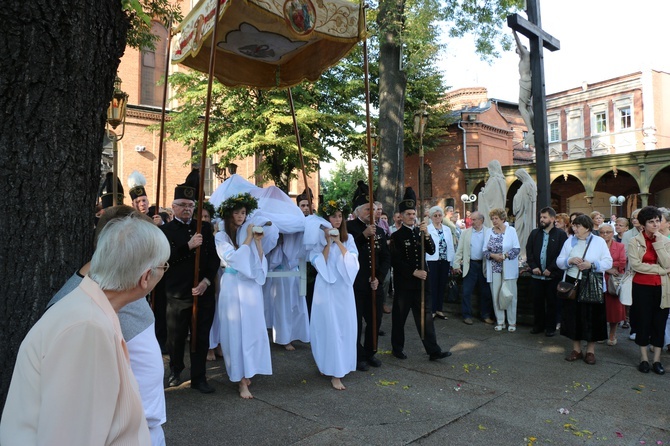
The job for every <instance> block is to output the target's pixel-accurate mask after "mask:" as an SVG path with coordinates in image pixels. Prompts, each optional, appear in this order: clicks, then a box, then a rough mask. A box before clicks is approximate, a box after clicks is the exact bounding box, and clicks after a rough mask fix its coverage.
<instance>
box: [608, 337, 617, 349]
mask: <svg viewBox="0 0 670 446" xmlns="http://www.w3.org/2000/svg"><path fill="white" fill-rule="evenodd" d="M607 345H609V346H610V347H613V346H615V345H616V338H614V339H608V340H607Z"/></svg>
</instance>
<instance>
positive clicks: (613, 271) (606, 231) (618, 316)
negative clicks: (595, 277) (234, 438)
mask: <svg viewBox="0 0 670 446" xmlns="http://www.w3.org/2000/svg"><path fill="white" fill-rule="evenodd" d="M598 232H599V233H600V236H601V237H602V238H603V240H605V243H607V247H608V248H609V250H610V255H611V256H612V267H611V268H610V269H608V270H607V271H605V282H606V283H609V281H608V279H609V276H610V275H614V276H618V275H620V274H623V273H624V271H625V270H626V262H627V259H626V250H625V249H624V247H623V245H622V244H621V243H619V242H615V241H614V229H612V226H611V225H602V226H601V227H600V229H599V230H598ZM615 292H616V290H607V291H605V293H604V294H605V313H606V315H607V323H608V324H609V326H610V334H609V339H608V340H607V345H609V346H614V345H616V342H617V339H616V328H617V325H619V322H621V321H624V320H626V308H625V307H624V306H623V305H622V304H621V302H620V301H619V296H617V295H616V294H614V293H615Z"/></svg>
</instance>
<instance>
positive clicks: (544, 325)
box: [530, 277, 561, 333]
mask: <svg viewBox="0 0 670 446" xmlns="http://www.w3.org/2000/svg"><path fill="white" fill-rule="evenodd" d="M560 281H561V279H560V277H558V278H554V279H551V280H540V279H531V282H530V292H531V293H532V296H533V328H534V329H535V330H538V331H539V330H544V332H545V333H551V332H554V331H556V323H557V322H558V319H557V317H556V316H557V312H556V287H557V286H558V282H560Z"/></svg>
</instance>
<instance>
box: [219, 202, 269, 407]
mask: <svg viewBox="0 0 670 446" xmlns="http://www.w3.org/2000/svg"><path fill="white" fill-rule="evenodd" d="M247 195H248V194H247ZM249 198H250V199H252V200H254V201H255V199H253V197H250V196H249ZM231 203H233V205H234V206H231V207H228V208H226V204H229V205H230V204H231ZM249 207H251V208H252V209H250V210H253V208H255V207H254V206H253V204H252V205H249V204H247V207H242V206H240V203H239V202H238V203H235V202H234V200H233V201H232V202H231V200H226V202H224V203H223V204H222V205H221V208H219V213H220V214H222V215H223V216H224V222H225V231H220V232H218V233H217V234H216V236H215V240H216V252H217V253H218V255H219V257H220V258H221V262H222V265H223V266H225V268H224V270H223V274H222V277H221V282H220V295H219V306H218V313H219V320H220V321H221V327H220V329H221V331H220V333H221V348H222V350H223V359H224V361H225V364H226V372H227V373H228V377H229V378H230V380H231V381H232V382H239V392H240V396H241V397H242V398H246V399H249V398H253V395H252V394H251V392H249V385H251V378H252V377H253V376H254V375H257V374H260V375H272V362H271V358H270V342H269V340H268V336H267V331H266V326H265V317H264V314H263V290H262V286H263V284H264V283H265V277H266V274H267V271H268V264H267V260H266V259H265V256H264V255H263V245H262V239H263V235H264V234H263V233H256V232H254V227H255V225H253V224H248V225H247V226H246V228H244V227H243V226H242V225H243V224H244V222H245V220H246V216H247V209H248V208H249ZM245 229H246V231H245ZM238 230H239V231H238ZM242 231H244V232H242ZM238 232H240V233H241V234H244V233H246V237H245V238H244V241H243V242H242V243H238V240H239V238H238V237H237V235H238V234H237V233H238ZM233 240H235V242H233Z"/></svg>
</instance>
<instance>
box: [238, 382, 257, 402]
mask: <svg viewBox="0 0 670 446" xmlns="http://www.w3.org/2000/svg"><path fill="white" fill-rule="evenodd" d="M250 385H251V380H249V379H247V378H242V381H240V385H239V389H240V397H242V398H244V399H245V400H250V399H252V398H253V397H254V396H253V395H252V394H251V392H249V386H250Z"/></svg>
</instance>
